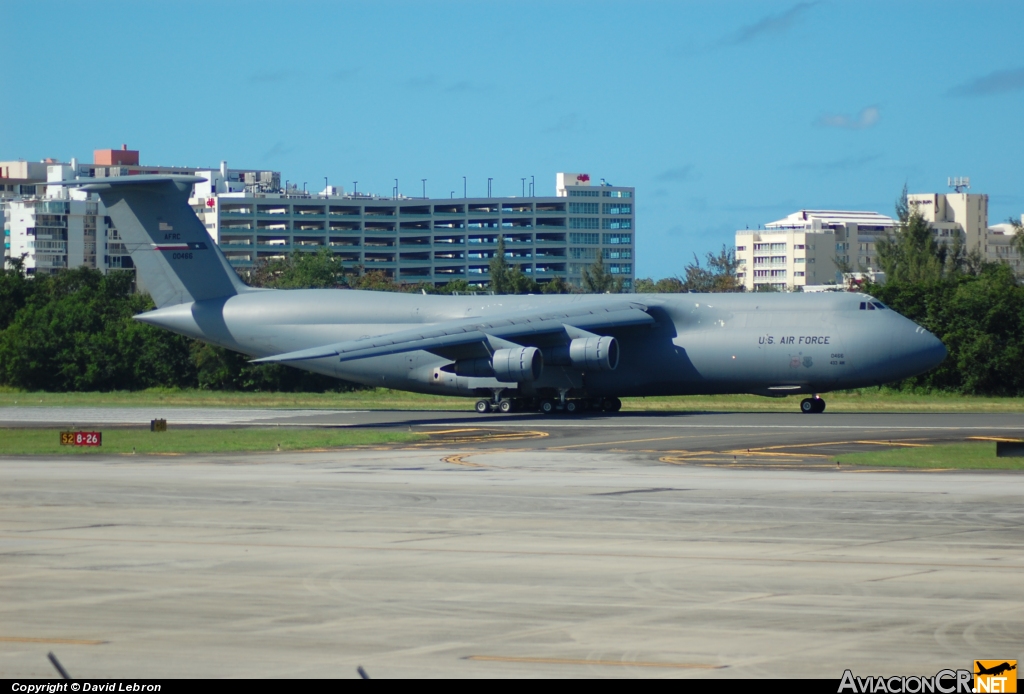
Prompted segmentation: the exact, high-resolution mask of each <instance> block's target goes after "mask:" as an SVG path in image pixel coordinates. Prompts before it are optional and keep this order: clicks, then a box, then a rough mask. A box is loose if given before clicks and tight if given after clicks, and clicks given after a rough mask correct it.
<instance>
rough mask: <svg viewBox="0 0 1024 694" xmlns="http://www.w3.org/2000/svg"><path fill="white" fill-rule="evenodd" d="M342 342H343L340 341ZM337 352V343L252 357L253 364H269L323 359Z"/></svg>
mask: <svg viewBox="0 0 1024 694" xmlns="http://www.w3.org/2000/svg"><path fill="white" fill-rule="evenodd" d="M341 344H344V343H341ZM337 353H338V347H337V345H324V346H323V347H314V348H313V349H300V350H299V351H297V352H287V353H285V354H275V355H274V356H272V357H263V358H262V359H253V360H252V362H251V363H253V364H271V363H274V364H276V363H279V362H285V361H305V360H307V359H323V358H324V357H333V356H335V355H336V354H337Z"/></svg>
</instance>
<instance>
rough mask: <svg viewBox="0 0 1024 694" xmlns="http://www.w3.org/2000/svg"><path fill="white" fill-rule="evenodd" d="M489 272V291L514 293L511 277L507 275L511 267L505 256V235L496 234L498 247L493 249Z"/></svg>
mask: <svg viewBox="0 0 1024 694" xmlns="http://www.w3.org/2000/svg"><path fill="white" fill-rule="evenodd" d="M489 270H490V273H491V291H492V292H494V293H495V294H514V293H515V292H513V291H512V279H511V278H510V277H509V274H510V273H511V271H512V269H511V268H510V267H509V264H508V260H506V258H505V237H504V236H502V235H501V234H499V235H498V248H497V249H496V250H495V251H494V257H492V258H491V262H490V263H489Z"/></svg>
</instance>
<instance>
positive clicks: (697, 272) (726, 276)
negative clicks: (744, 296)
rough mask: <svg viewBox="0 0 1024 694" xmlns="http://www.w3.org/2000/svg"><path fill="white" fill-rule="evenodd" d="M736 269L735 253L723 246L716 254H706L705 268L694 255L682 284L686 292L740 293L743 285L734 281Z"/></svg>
mask: <svg viewBox="0 0 1024 694" xmlns="http://www.w3.org/2000/svg"><path fill="white" fill-rule="evenodd" d="M738 267H739V262H737V260H736V255H735V253H734V252H733V250H732V249H731V248H729V247H728V246H726V245H725V244H723V245H722V250H720V251H719V252H718V253H708V254H707V267H702V266H701V264H700V259H698V258H697V256H696V254H694V256H693V262H692V263H690V264H689V265H687V266H686V270H685V272H686V275H685V278H684V279H683V281H682V283H683V286H684V287H685V290H686V291H688V292H742V291H743V285H741V284H740V283H739V282H737V281H736V269H737V268H738Z"/></svg>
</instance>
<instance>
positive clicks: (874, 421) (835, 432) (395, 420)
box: [0, 407, 1024, 465]
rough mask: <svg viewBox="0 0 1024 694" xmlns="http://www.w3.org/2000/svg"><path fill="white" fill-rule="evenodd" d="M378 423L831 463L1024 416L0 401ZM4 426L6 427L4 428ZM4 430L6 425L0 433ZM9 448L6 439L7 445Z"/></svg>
mask: <svg viewBox="0 0 1024 694" xmlns="http://www.w3.org/2000/svg"><path fill="white" fill-rule="evenodd" d="M156 418H163V419H166V420H167V422H168V426H169V427H171V428H174V427H178V426H186V427H189V426H242V427H260V428H268V427H379V428H397V429H401V430H403V431H413V432H421V433H427V434H430V435H431V438H432V440H434V441H435V442H446V443H450V444H458V445H460V446H465V447H469V448H470V449H472V450H488V449H493V448H503V449H513V450H580V451H586V450H594V451H602V450H603V451H612V452H629V453H632V454H635V455H638V456H646V457H648V458H653V459H663V460H662V462H673V461H672V460H668V458H673V457H674V458H675V460H674V462H683V461H688V462H692V463H698V462H707V463H720V464H724V463H735V464H736V465H744V464H758V465H760V464H765V463H771V464H782V463H789V464H799V465H808V464H825V463H827V464H829V465H832V464H833V462H832V461H833V459H834V457H835V456H837V455H841V454H843V453H848V452H855V451H864V450H869V449H871V448H878V447H887V446H917V445H923V444H929V443H942V442H952V441H964V440H970V439H992V438H996V439H998V438H1012V439H1018V438H1024V417H1022V416H1021V415H1020V414H992V413H984V414H982V413H957V414H934V413H929V414H905V413H899V414H893V413H873V414H849V413H825V414H821V415H806V414H800V413H798V412H794V413H743V412H731V413H714V412H709V413H701V412H695V413H665V414H661V413H619V414H615V415H606V414H597V415H577V416H568V415H547V416H545V415H541V414H535V413H528V414H513V415H501V414H489V415H478V414H476V413H475V412H468V411H455V412H452V411H447V412H439V411H388V410H385V411H373V410H363V411H358V410H249V409H216V408H205V409H204V408H164V407H151V408H70V407H69V408H62V407H2V408H0V427H48V428H70V427H77V428H80V429H81V428H84V427H95V426H128V425H134V426H141V425H148V424H149V421H150V420H151V419H156ZM0 432H2V429H0ZM0 435H2V433H0ZM0 454H2V446H0Z"/></svg>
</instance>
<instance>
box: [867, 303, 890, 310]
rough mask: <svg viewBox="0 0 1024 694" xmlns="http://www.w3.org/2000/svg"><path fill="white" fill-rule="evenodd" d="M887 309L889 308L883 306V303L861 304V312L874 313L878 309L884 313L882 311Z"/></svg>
mask: <svg viewBox="0 0 1024 694" xmlns="http://www.w3.org/2000/svg"><path fill="white" fill-rule="evenodd" d="M887 308H888V306H886V305H885V304H883V303H882V302H881V301H862V302H860V310H861V311H874V310H875V309H878V310H879V311H882V310H885V309H887Z"/></svg>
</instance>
